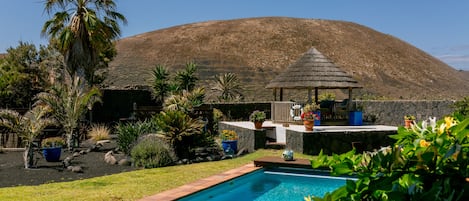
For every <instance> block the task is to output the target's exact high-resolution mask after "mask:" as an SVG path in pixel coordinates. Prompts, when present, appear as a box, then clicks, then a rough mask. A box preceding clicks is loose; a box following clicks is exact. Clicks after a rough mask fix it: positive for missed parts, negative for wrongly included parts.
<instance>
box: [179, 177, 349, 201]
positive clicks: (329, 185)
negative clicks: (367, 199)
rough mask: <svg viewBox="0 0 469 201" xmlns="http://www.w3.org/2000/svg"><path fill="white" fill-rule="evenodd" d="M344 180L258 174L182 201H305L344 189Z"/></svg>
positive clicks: (241, 178) (220, 185)
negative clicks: (305, 198)
mask: <svg viewBox="0 0 469 201" xmlns="http://www.w3.org/2000/svg"><path fill="white" fill-rule="evenodd" d="M345 181H346V178H343V177H330V176H324V175H322V176H321V175H317V174H310V173H307V174H304V172H301V173H299V172H291V171H288V172H284V171H277V170H275V171H264V170H258V171H255V172H253V173H250V174H247V175H244V176H241V177H239V178H236V179H233V180H230V181H227V182H224V183H222V184H219V185H217V186H214V187H212V188H209V189H206V190H204V191H200V192H198V193H195V194H193V195H190V196H188V197H185V198H182V199H180V200H181V201H189V200H190V201H202V200H204V201H205V200H213V201H230V200H233V201H235V200H236V201H239V200H243V201H249V200H255V201H264V200H266V201H267V200H268V201H276V200H278V201H284V200H298V201H302V200H304V197H305V196H308V195H315V196H323V195H324V194H325V193H326V192H331V191H333V190H335V189H337V188H339V187H341V186H343V185H345Z"/></svg>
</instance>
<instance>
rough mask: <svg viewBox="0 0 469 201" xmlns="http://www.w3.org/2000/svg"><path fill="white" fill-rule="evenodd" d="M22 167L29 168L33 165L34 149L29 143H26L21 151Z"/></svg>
mask: <svg viewBox="0 0 469 201" xmlns="http://www.w3.org/2000/svg"><path fill="white" fill-rule="evenodd" d="M23 160H24V168H25V169H29V168H31V167H33V165H34V151H33V147H32V146H31V143H27V145H26V147H25V148H24V153H23Z"/></svg>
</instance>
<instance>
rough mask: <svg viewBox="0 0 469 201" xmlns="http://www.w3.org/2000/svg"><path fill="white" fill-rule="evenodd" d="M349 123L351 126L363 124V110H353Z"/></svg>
mask: <svg viewBox="0 0 469 201" xmlns="http://www.w3.org/2000/svg"><path fill="white" fill-rule="evenodd" d="M348 120H349V125H351V126H361V125H363V112H362V111H352V112H350V113H349V117H348Z"/></svg>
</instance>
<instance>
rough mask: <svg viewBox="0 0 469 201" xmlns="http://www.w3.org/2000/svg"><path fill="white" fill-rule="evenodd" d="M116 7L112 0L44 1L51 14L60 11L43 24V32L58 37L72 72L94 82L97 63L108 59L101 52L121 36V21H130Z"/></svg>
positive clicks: (52, 38)
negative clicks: (102, 56) (103, 57)
mask: <svg viewBox="0 0 469 201" xmlns="http://www.w3.org/2000/svg"><path fill="white" fill-rule="evenodd" d="M115 9H116V4H115V2H114V1H113V0H46V1H45V10H46V11H47V13H48V14H51V13H52V12H54V11H57V12H56V13H55V14H54V16H53V17H52V18H51V19H50V20H48V21H46V22H45V23H44V26H43V28H42V34H43V35H48V36H49V37H50V39H51V40H56V42H57V46H58V49H59V50H60V51H61V52H62V54H63V55H64V59H65V63H66V66H67V69H68V71H69V72H70V74H75V73H76V74H77V75H78V76H80V77H84V78H85V79H86V80H87V81H88V82H89V83H93V76H94V72H95V70H96V68H97V67H98V64H99V63H100V62H106V61H105V60H103V59H100V55H104V54H106V53H108V52H109V50H110V49H113V46H114V44H113V40H114V39H116V38H118V37H119V35H120V27H119V23H120V22H122V23H124V24H126V23H127V20H126V19H125V17H124V16H123V15H122V14H120V13H118V12H116V10H115ZM111 52H112V51H111ZM108 59H111V58H108Z"/></svg>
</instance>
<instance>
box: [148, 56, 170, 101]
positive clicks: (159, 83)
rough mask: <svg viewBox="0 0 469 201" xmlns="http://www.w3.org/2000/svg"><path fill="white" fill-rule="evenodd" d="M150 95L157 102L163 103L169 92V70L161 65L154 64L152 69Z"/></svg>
mask: <svg viewBox="0 0 469 201" xmlns="http://www.w3.org/2000/svg"><path fill="white" fill-rule="evenodd" d="M152 89H153V90H152V95H153V98H155V99H156V101H157V102H159V103H163V101H164V98H165V97H166V95H167V94H168V93H169V92H170V83H169V72H168V69H166V68H165V67H164V66H163V65H156V66H155V69H153V86H152Z"/></svg>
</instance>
